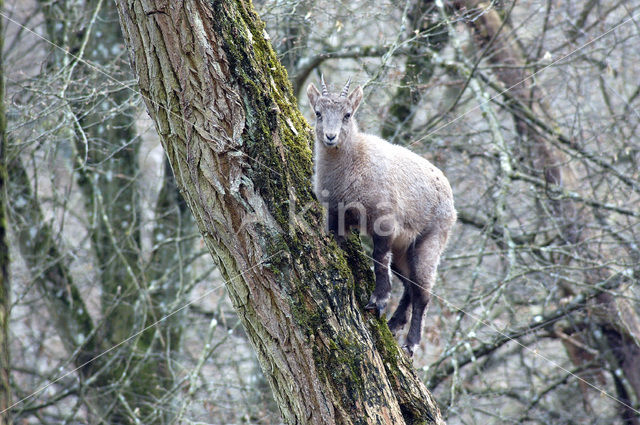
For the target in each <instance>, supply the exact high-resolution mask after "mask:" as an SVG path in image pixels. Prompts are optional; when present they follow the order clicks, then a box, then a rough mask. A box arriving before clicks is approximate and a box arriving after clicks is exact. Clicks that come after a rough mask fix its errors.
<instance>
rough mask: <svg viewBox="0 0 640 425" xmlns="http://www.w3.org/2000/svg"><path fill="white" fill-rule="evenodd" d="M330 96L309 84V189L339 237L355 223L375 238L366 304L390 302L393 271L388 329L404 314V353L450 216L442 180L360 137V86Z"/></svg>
mask: <svg viewBox="0 0 640 425" xmlns="http://www.w3.org/2000/svg"><path fill="white" fill-rule="evenodd" d="M350 81H351V80H349V82H347V84H346V85H345V87H344V88H343V89H342V92H341V93H340V94H339V95H335V94H331V93H329V91H328V90H327V87H326V84H325V82H324V78H323V79H322V93H321V92H319V91H318V89H317V88H316V87H315V86H314V85H313V84H310V85H309V87H308V89H307V96H308V97H309V102H310V103H311V108H312V109H313V111H314V112H315V115H316V143H315V152H314V156H315V159H314V167H315V172H314V190H315V192H316V195H317V197H318V199H319V200H320V202H322V204H323V205H324V206H325V207H326V208H327V214H328V215H327V219H328V227H329V230H330V231H331V232H333V233H334V234H336V235H338V236H339V237H342V236H344V234H345V230H346V229H348V228H349V227H353V226H357V227H359V228H360V230H361V231H364V232H366V233H367V234H369V235H370V236H371V238H372V239H373V260H374V271H375V276H376V287H375V290H374V291H373V294H372V295H371V298H370V300H369V303H368V304H367V306H366V308H367V309H369V310H375V311H376V313H377V314H378V315H380V314H381V313H382V310H384V308H385V307H386V305H387V302H388V301H389V294H390V292H391V283H390V279H391V273H390V271H393V272H394V273H395V274H396V275H397V276H398V278H399V279H400V280H401V281H402V283H403V285H404V293H403V294H402V298H401V299H400V303H399V305H398V308H397V309H396V311H395V313H394V314H393V316H392V317H391V319H390V320H389V328H390V329H391V331H392V332H393V334H394V335H396V332H397V331H398V330H400V329H401V328H402V327H403V326H404V325H405V324H406V323H407V321H408V319H409V306H411V325H410V327H409V332H408V334H407V339H406V343H405V345H404V346H403V348H404V350H405V351H406V352H407V353H408V354H409V355H410V356H412V355H413V352H414V350H415V348H416V347H417V345H418V344H419V343H420V338H421V334H422V316H423V315H424V311H425V308H426V307H427V304H428V303H429V296H430V291H431V288H432V286H433V284H434V282H435V279H436V268H437V266H438V262H439V260H440V255H441V254H442V251H443V250H444V247H445V244H446V243H447V238H448V236H449V231H450V229H451V227H452V226H453V223H454V222H455V221H456V211H455V209H454V206H453V194H452V192H451V186H449V182H448V180H447V178H446V177H445V176H444V175H443V174H442V172H441V171H440V170H438V169H437V168H436V167H435V166H433V165H432V164H431V163H430V162H429V161H427V160H426V159H424V158H422V157H420V156H418V155H416V154H415V153H413V152H411V151H409V150H408V149H405V148H403V147H401V146H398V145H393V144H391V143H389V142H387V141H385V140H382V139H380V138H379V137H376V136H373V135H369V134H363V133H360V131H358V127H357V124H356V121H355V119H354V118H353V114H355V112H356V110H357V109H358V106H359V105H360V101H361V100H362V88H361V87H357V88H356V89H355V90H354V91H353V92H351V94H348V93H349V83H350Z"/></svg>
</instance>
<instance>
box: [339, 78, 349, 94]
mask: <svg viewBox="0 0 640 425" xmlns="http://www.w3.org/2000/svg"><path fill="white" fill-rule="evenodd" d="M350 84H351V77H349V79H348V80H347V84H345V85H344V88H343V89H342V93H340V97H345V96H346V95H348V94H349V85H350Z"/></svg>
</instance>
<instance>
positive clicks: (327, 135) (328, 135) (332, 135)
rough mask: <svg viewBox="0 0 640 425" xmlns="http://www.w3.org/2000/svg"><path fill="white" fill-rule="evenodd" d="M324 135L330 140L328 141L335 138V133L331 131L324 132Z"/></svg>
mask: <svg viewBox="0 0 640 425" xmlns="http://www.w3.org/2000/svg"><path fill="white" fill-rule="evenodd" d="M325 136H326V137H327V140H328V141H330V142H331V141H333V139H335V138H336V135H335V133H331V134H329V133H327V134H325Z"/></svg>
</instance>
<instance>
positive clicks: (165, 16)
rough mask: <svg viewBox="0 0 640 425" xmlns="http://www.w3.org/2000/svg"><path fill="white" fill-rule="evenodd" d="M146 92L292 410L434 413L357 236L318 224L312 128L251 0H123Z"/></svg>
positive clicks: (260, 351)
mask: <svg viewBox="0 0 640 425" xmlns="http://www.w3.org/2000/svg"><path fill="white" fill-rule="evenodd" d="M117 4H118V9H119V12H120V19H121V25H122V28H123V33H124V36H125V41H126V44H127V45H128V47H129V49H130V55H131V62H132V66H133V68H134V72H135V74H136V75H137V77H138V82H139V86H140V90H141V93H142V95H143V97H144V99H145V102H146V104H147V108H148V110H149V113H150V115H151V117H152V118H153V120H154V122H155V124H156V129H157V131H158V133H159V134H160V137H161V140H162V144H163V147H164V149H165V152H166V154H167V156H168V158H169V162H170V164H171V166H172V169H173V171H174V175H175V177H176V181H177V185H178V187H179V188H180V190H181V191H182V193H183V194H184V196H185V199H186V201H187V203H188V204H189V207H190V208H191V210H192V212H193V214H194V217H195V219H196V221H197V223H198V226H199V228H200V231H201V233H202V235H203V237H204V240H205V243H206V245H207V246H208V248H209V250H210V252H211V254H212V256H213V258H214V259H215V261H216V262H217V263H218V264H219V267H220V269H221V271H222V274H223V276H224V277H225V279H226V284H227V289H228V291H229V294H230V296H231V299H232V302H233V305H234V308H235V309H236V311H237V313H238V315H239V317H240V320H241V321H242V324H243V326H244V327H245V330H246V333H247V336H248V338H249V339H250V341H251V343H252V344H253V346H254V348H255V350H256V352H257V355H258V358H259V361H260V363H261V366H262V368H263V371H264V373H265V375H266V376H267V379H268V381H269V383H270V385H271V388H272V390H273V393H274V397H275V399H276V402H277V403H278V405H279V408H280V410H281V413H282V416H283V418H284V420H285V422H286V423H291V424H293V423H309V424H333V423H339V424H400V423H442V420H441V418H440V413H439V411H438V409H437V407H436V406H435V404H434V401H433V399H432V398H431V396H430V394H429V393H428V391H427V390H426V388H425V387H424V385H423V384H422V383H421V382H420V380H419V379H418V378H417V376H416V375H415V373H414V371H413V370H412V368H411V365H410V363H409V361H408V360H407V359H406V358H405V357H404V355H403V354H402V353H401V352H400V350H399V349H398V346H397V344H396V343H395V341H394V340H393V338H392V336H391V334H390V333H389V331H388V329H387V327H386V325H385V323H384V321H382V320H380V319H377V318H375V317H373V316H372V315H370V314H368V313H364V312H363V310H362V306H363V305H364V302H365V300H366V295H367V294H366V290H368V289H370V288H371V284H372V276H371V272H370V270H369V266H368V263H367V262H366V261H365V258H364V256H363V255H362V253H361V251H360V248H359V244H358V242H356V241H353V240H351V241H350V242H349V243H348V244H347V245H346V246H345V247H346V250H347V255H346V257H345V254H344V253H343V252H342V251H341V250H340V248H338V246H337V245H336V244H335V242H334V241H333V240H332V239H330V238H329V237H327V236H326V235H323V233H322V220H321V213H320V210H319V207H318V205H317V202H316V201H315V198H314V197H313V194H312V191H311V187H310V178H311V149H310V145H311V143H312V138H311V132H310V130H309V128H308V126H307V124H306V122H305V121H304V119H303V118H302V116H301V115H300V113H299V111H298V109H297V105H296V101H295V98H294V96H293V95H292V92H291V86H290V84H289V82H288V80H287V75H286V71H285V70H284V68H283V67H282V66H281V65H280V64H279V63H278V60H277V58H276V56H275V54H274V52H273V50H272V48H271V46H270V45H269V43H268V42H267V41H266V40H265V38H264V27H263V25H262V23H261V22H260V20H259V18H258V17H257V15H256V14H255V12H254V11H253V8H252V6H251V4H250V3H248V2H245V1H215V2H205V1H201V0H200V1H198V0H187V1H168V0H164V1H142V0H119V1H117Z"/></svg>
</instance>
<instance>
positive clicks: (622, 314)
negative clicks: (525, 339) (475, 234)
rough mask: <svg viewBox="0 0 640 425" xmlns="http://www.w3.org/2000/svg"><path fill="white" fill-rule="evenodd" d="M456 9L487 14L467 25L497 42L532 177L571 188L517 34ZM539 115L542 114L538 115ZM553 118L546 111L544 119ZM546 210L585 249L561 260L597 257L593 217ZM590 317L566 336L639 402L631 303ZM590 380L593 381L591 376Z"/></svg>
mask: <svg viewBox="0 0 640 425" xmlns="http://www.w3.org/2000/svg"><path fill="white" fill-rule="evenodd" d="M457 6H458V7H462V6H465V7H466V8H468V9H471V8H481V9H486V11H485V13H482V14H481V15H480V16H479V17H478V19H475V20H472V21H468V24H469V26H470V27H471V28H472V30H473V32H474V35H475V38H476V41H477V42H478V44H479V45H480V46H481V47H484V46H486V45H487V44H488V43H489V42H490V41H491V42H492V43H493V44H492V45H491V46H490V48H489V51H488V52H487V55H486V57H487V60H488V61H489V62H490V63H492V64H494V65H502V66H496V67H495V68H494V71H493V72H494V74H495V75H496V77H497V78H498V79H499V80H500V81H501V82H502V83H503V85H504V86H505V87H507V88H509V94H508V96H507V97H506V102H507V105H508V106H509V108H510V110H511V111H512V116H513V119H514V122H515V126H516V130H517V132H518V134H519V135H520V138H521V142H523V143H521V150H522V151H524V152H526V155H525V156H526V158H527V161H528V164H529V167H530V170H528V171H529V172H530V173H532V174H538V175H539V176H540V178H542V179H543V180H544V182H545V184H546V185H549V186H550V187H558V186H571V185H572V183H573V182H572V177H573V176H572V175H571V173H570V171H569V172H565V170H564V169H563V167H562V164H563V162H564V158H562V156H561V155H560V154H559V152H557V151H556V150H555V149H554V148H553V146H552V145H551V143H550V142H549V141H548V140H547V138H546V137H545V136H544V131H541V130H540V129H539V128H538V127H537V126H536V125H534V123H533V122H532V121H531V120H529V119H528V118H527V116H526V115H525V113H523V111H524V110H525V109H527V110H533V111H542V110H544V109H546V107H545V105H544V104H541V103H540V102H538V101H537V100H536V99H535V96H534V95H535V90H534V89H532V87H531V80H525V78H526V76H527V75H526V74H525V72H526V63H525V60H524V55H523V54H522V52H521V51H520V50H519V48H518V45H517V43H516V42H515V40H514V39H513V37H512V35H511V34H513V33H512V31H509V30H508V29H507V30H504V31H502V33H503V34H504V35H500V36H498V32H499V31H500V30H501V28H502V27H503V26H504V25H505V24H504V23H503V21H502V18H501V17H500V14H499V13H498V12H497V11H496V10H495V9H491V8H490V7H489V5H487V4H483V3H481V2H478V1H474V0H470V1H467V2H458V4H457ZM584 10H585V11H587V12H584V13H588V8H585V9H584ZM580 19H581V20H582V19H583V18H582V17H581V18H580ZM583 23H584V22H582V24H583ZM582 24H580V25H582ZM538 115H541V113H540V112H539V114H538ZM551 115H552V114H550V113H549V112H548V111H546V113H545V116H551ZM547 206H548V210H549V211H551V212H552V214H553V217H554V219H555V220H556V222H557V225H558V229H559V230H560V232H559V235H558V236H559V240H560V243H561V244H564V245H567V246H573V245H576V246H579V247H580V248H579V250H580V252H578V253H577V255H576V256H567V258H565V259H562V260H560V261H563V262H565V263H569V262H571V261H574V258H580V257H582V258H586V259H596V258H598V257H599V255H598V254H597V253H595V252H589V250H588V248H585V246H586V244H583V242H584V241H587V240H588V239H589V238H590V237H591V235H590V231H589V230H588V229H589V226H588V223H589V221H590V218H589V217H587V216H586V214H585V212H583V211H578V210H577V209H576V208H575V206H574V204H573V202H572V201H570V200H554V199H551V198H550V199H549V200H548V201H547ZM585 270H586V271H585V272H584V281H585V283H586V284H588V285H590V286H594V285H596V284H598V283H599V282H607V281H609V280H611V279H612V278H611V276H610V275H609V272H607V271H606V270H605V269H598V268H592V267H585ZM614 280H616V279H614ZM561 291H562V294H563V296H565V297H568V296H574V295H576V293H578V292H579V291H578V290H576V289H575V288H573V287H572V286H571V285H570V284H563V285H562V287H561ZM588 312H589V317H590V318H591V323H588V324H586V325H585V324H579V325H577V326H570V327H569V328H568V329H565V330H564V331H565V332H566V333H568V334H570V335H571V336H572V337H573V338H574V339H576V340H579V341H583V342H585V343H588V344H590V345H592V346H594V347H595V348H597V349H598V350H599V351H600V356H599V358H598V359H597V361H599V362H600V364H601V367H602V369H603V370H608V371H609V372H611V374H612V379H614V380H615V381H616V389H617V390H618V397H619V398H620V399H621V400H622V401H624V402H625V403H627V404H630V405H632V406H633V405H634V404H635V403H637V400H639V399H640V371H639V369H638V367H637V365H638V364H639V363H640V319H639V318H638V315H637V313H636V312H635V311H634V309H633V307H632V306H631V305H629V301H628V300H627V299H623V298H622V297H618V298H615V297H613V296H612V295H611V294H610V293H609V292H605V291H602V292H600V293H599V294H598V295H597V296H596V297H594V299H593V301H592V303H591V304H590V305H589V307H588ZM563 343H564V344H565V346H566V348H567V352H568V354H569V357H570V358H571V360H572V361H573V362H575V363H576V364H578V365H580V364H581V363H588V362H589V361H591V360H592V358H591V357H592V356H591V355H589V354H588V353H587V352H585V351H583V350H580V349H578V348H577V347H575V346H573V345H571V344H570V343H568V342H566V340H563ZM618 370H622V371H623V372H624V377H623V378H620V377H618V376H616V371H618ZM585 378H588V379H590V377H589V376H586V375H585ZM621 410H622V413H621V415H622V417H623V420H624V421H625V423H629V424H637V423H640V422H639V421H638V418H637V416H636V414H635V413H634V412H633V411H632V410H630V409H628V408H627V407H625V406H622V407H621Z"/></svg>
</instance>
